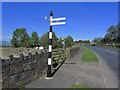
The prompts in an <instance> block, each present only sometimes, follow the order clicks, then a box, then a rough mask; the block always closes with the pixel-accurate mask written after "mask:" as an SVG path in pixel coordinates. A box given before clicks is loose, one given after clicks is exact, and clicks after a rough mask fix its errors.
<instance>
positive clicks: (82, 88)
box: [68, 84, 92, 90]
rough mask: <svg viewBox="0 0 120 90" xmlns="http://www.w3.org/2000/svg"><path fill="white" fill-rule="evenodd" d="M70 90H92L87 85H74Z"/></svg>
mask: <svg viewBox="0 0 120 90" xmlns="http://www.w3.org/2000/svg"><path fill="white" fill-rule="evenodd" d="M68 90H92V89H91V88H90V87H89V86H87V85H85V84H78V85H75V84H72V85H71V86H70V87H69V89H68Z"/></svg>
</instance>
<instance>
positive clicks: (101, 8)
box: [2, 2, 118, 41]
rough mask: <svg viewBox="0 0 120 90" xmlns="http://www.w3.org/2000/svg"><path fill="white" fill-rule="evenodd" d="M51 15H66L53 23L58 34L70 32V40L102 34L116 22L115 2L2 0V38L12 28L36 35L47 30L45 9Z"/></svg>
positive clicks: (47, 23)
mask: <svg viewBox="0 0 120 90" xmlns="http://www.w3.org/2000/svg"><path fill="white" fill-rule="evenodd" d="M51 11H53V18H56V17H66V18H67V19H66V20H65V22H66V24H65V25H59V26H53V31H54V32H55V33H56V35H57V36H58V37H67V36H68V35H70V36H72V37H73V39H74V40H80V39H83V40H88V39H89V40H93V39H94V38H95V37H103V36H104V35H105V34H106V32H107V29H108V28H109V27H110V26H111V25H117V23H118V3H117V2H101V3H100V2H76V3H73V2H69V3H68V2H59V3H57V2H56V3H55V2H9V3H8V2H3V3H2V39H3V40H8V41H9V40H10V38H11V37H12V33H13V31H14V30H15V29H16V28H26V29H27V32H28V34H29V35H31V33H32V32H33V31H35V32H37V33H38V35H39V37H40V36H41V35H43V34H44V33H46V32H48V31H49V22H48V21H47V20H45V18H44V17H45V16H47V17H48V18H49V13H50V12H51Z"/></svg>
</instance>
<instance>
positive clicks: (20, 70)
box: [16, 64, 24, 74]
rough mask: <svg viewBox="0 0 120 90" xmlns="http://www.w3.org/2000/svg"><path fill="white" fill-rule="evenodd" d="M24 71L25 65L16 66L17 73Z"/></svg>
mask: <svg viewBox="0 0 120 90" xmlns="http://www.w3.org/2000/svg"><path fill="white" fill-rule="evenodd" d="M23 71H24V67H23V65H21V64H19V65H18V67H17V68H16V74H19V73H21V72H23Z"/></svg>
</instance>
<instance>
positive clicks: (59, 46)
mask: <svg viewBox="0 0 120 90" xmlns="http://www.w3.org/2000/svg"><path fill="white" fill-rule="evenodd" d="M62 42H63V40H62V39H61V38H59V39H58V41H57V48H62Z"/></svg>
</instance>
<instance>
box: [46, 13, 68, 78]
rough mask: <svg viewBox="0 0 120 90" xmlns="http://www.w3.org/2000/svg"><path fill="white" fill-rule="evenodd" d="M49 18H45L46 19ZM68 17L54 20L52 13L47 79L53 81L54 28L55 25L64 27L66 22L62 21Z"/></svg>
mask: <svg viewBox="0 0 120 90" xmlns="http://www.w3.org/2000/svg"><path fill="white" fill-rule="evenodd" d="M46 18H47V17H45V19H46ZM65 19H66V17H61V18H53V13H52V12H51V13H50V20H49V21H50V31H49V52H48V70H47V79H51V77H52V74H51V64H52V26H55V25H63V24H66V22H60V21H61V20H65Z"/></svg>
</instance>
